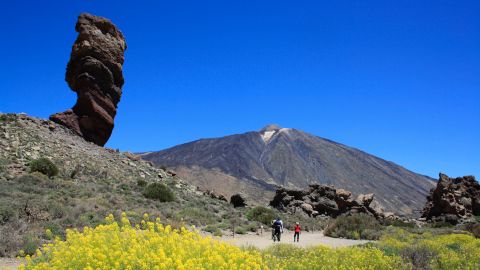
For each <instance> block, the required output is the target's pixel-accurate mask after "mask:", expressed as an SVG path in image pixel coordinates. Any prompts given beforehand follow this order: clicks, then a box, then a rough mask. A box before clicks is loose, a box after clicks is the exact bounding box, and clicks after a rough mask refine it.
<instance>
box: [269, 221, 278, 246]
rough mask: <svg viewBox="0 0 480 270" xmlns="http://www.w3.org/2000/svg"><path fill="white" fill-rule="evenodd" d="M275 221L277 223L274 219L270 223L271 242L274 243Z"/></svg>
mask: <svg viewBox="0 0 480 270" xmlns="http://www.w3.org/2000/svg"><path fill="white" fill-rule="evenodd" d="M276 221H277V220H276V219H274V220H272V222H271V224H270V225H271V227H272V240H273V242H275V238H276V235H275V222H276Z"/></svg>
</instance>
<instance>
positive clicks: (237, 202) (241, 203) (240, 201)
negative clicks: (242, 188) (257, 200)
mask: <svg viewBox="0 0 480 270" xmlns="http://www.w3.org/2000/svg"><path fill="white" fill-rule="evenodd" d="M230 204H231V205H233V207H235V208H237V207H245V206H247V203H246V202H245V198H244V196H243V195H242V194H235V195H232V197H230Z"/></svg>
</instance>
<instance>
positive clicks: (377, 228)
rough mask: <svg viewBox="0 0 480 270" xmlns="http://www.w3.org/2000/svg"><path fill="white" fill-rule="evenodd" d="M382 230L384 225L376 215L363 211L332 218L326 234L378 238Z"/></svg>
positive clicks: (350, 237)
mask: <svg viewBox="0 0 480 270" xmlns="http://www.w3.org/2000/svg"><path fill="white" fill-rule="evenodd" d="M381 231H382V226H381V225H380V223H379V222H378V221H377V220H376V219H375V218H374V217H372V216H369V215H367V214H363V213H361V214H354V215H351V216H339V217H337V218H336V219H332V220H330V222H329V223H328V225H327V227H326V228H325V231H324V234H325V235H327V236H331V237H342V238H349V239H367V240H377V239H378V238H379V237H380V236H381V233H382V232H381Z"/></svg>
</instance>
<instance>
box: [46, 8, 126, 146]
mask: <svg viewBox="0 0 480 270" xmlns="http://www.w3.org/2000/svg"><path fill="white" fill-rule="evenodd" d="M75 30H76V31H77V32H78V37H77V40H76V41H75V43H74V44H73V47H72V52H71V55H70V61H69V62H68V65H67V72H66V75H65V80H66V81H67V82H68V85H69V86H70V88H71V89H72V90H73V91H74V92H76V93H77V103H76V104H75V105H74V106H73V108H72V109H69V110H67V111H65V112H62V113H57V114H54V115H51V116H50V119H51V120H52V121H54V122H56V123H59V124H61V125H64V126H66V127H68V128H70V129H71V130H73V131H74V132H75V133H77V134H78V135H80V136H82V137H83V138H84V139H85V140H87V141H90V142H93V143H95V144H98V145H100V146H103V145H105V143H106V142H107V141H108V139H109V138H110V135H111V134H112V130H113V126H114V118H115V115H116V113H117V104H118V102H119V101H120V97H121V95H122V86H123V83H124V80H123V74H122V65H123V61H124V52H125V50H126V48H127V45H126V43H125V38H124V37H123V34H122V32H120V30H118V28H117V27H116V26H115V25H114V24H113V23H112V22H111V21H110V20H108V19H105V18H102V17H97V16H93V15H90V14H86V13H83V14H81V15H80V16H79V17H78V21H77V24H76V26H75Z"/></svg>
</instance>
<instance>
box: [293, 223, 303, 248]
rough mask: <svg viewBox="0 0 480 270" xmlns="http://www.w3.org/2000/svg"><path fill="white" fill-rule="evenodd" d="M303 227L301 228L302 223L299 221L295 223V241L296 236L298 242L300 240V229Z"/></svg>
mask: <svg viewBox="0 0 480 270" xmlns="http://www.w3.org/2000/svg"><path fill="white" fill-rule="evenodd" d="M301 230H302V228H300V224H299V223H298V222H296V223H295V234H294V235H293V242H295V238H296V239H297V243H298V241H299V240H300V231H301Z"/></svg>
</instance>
